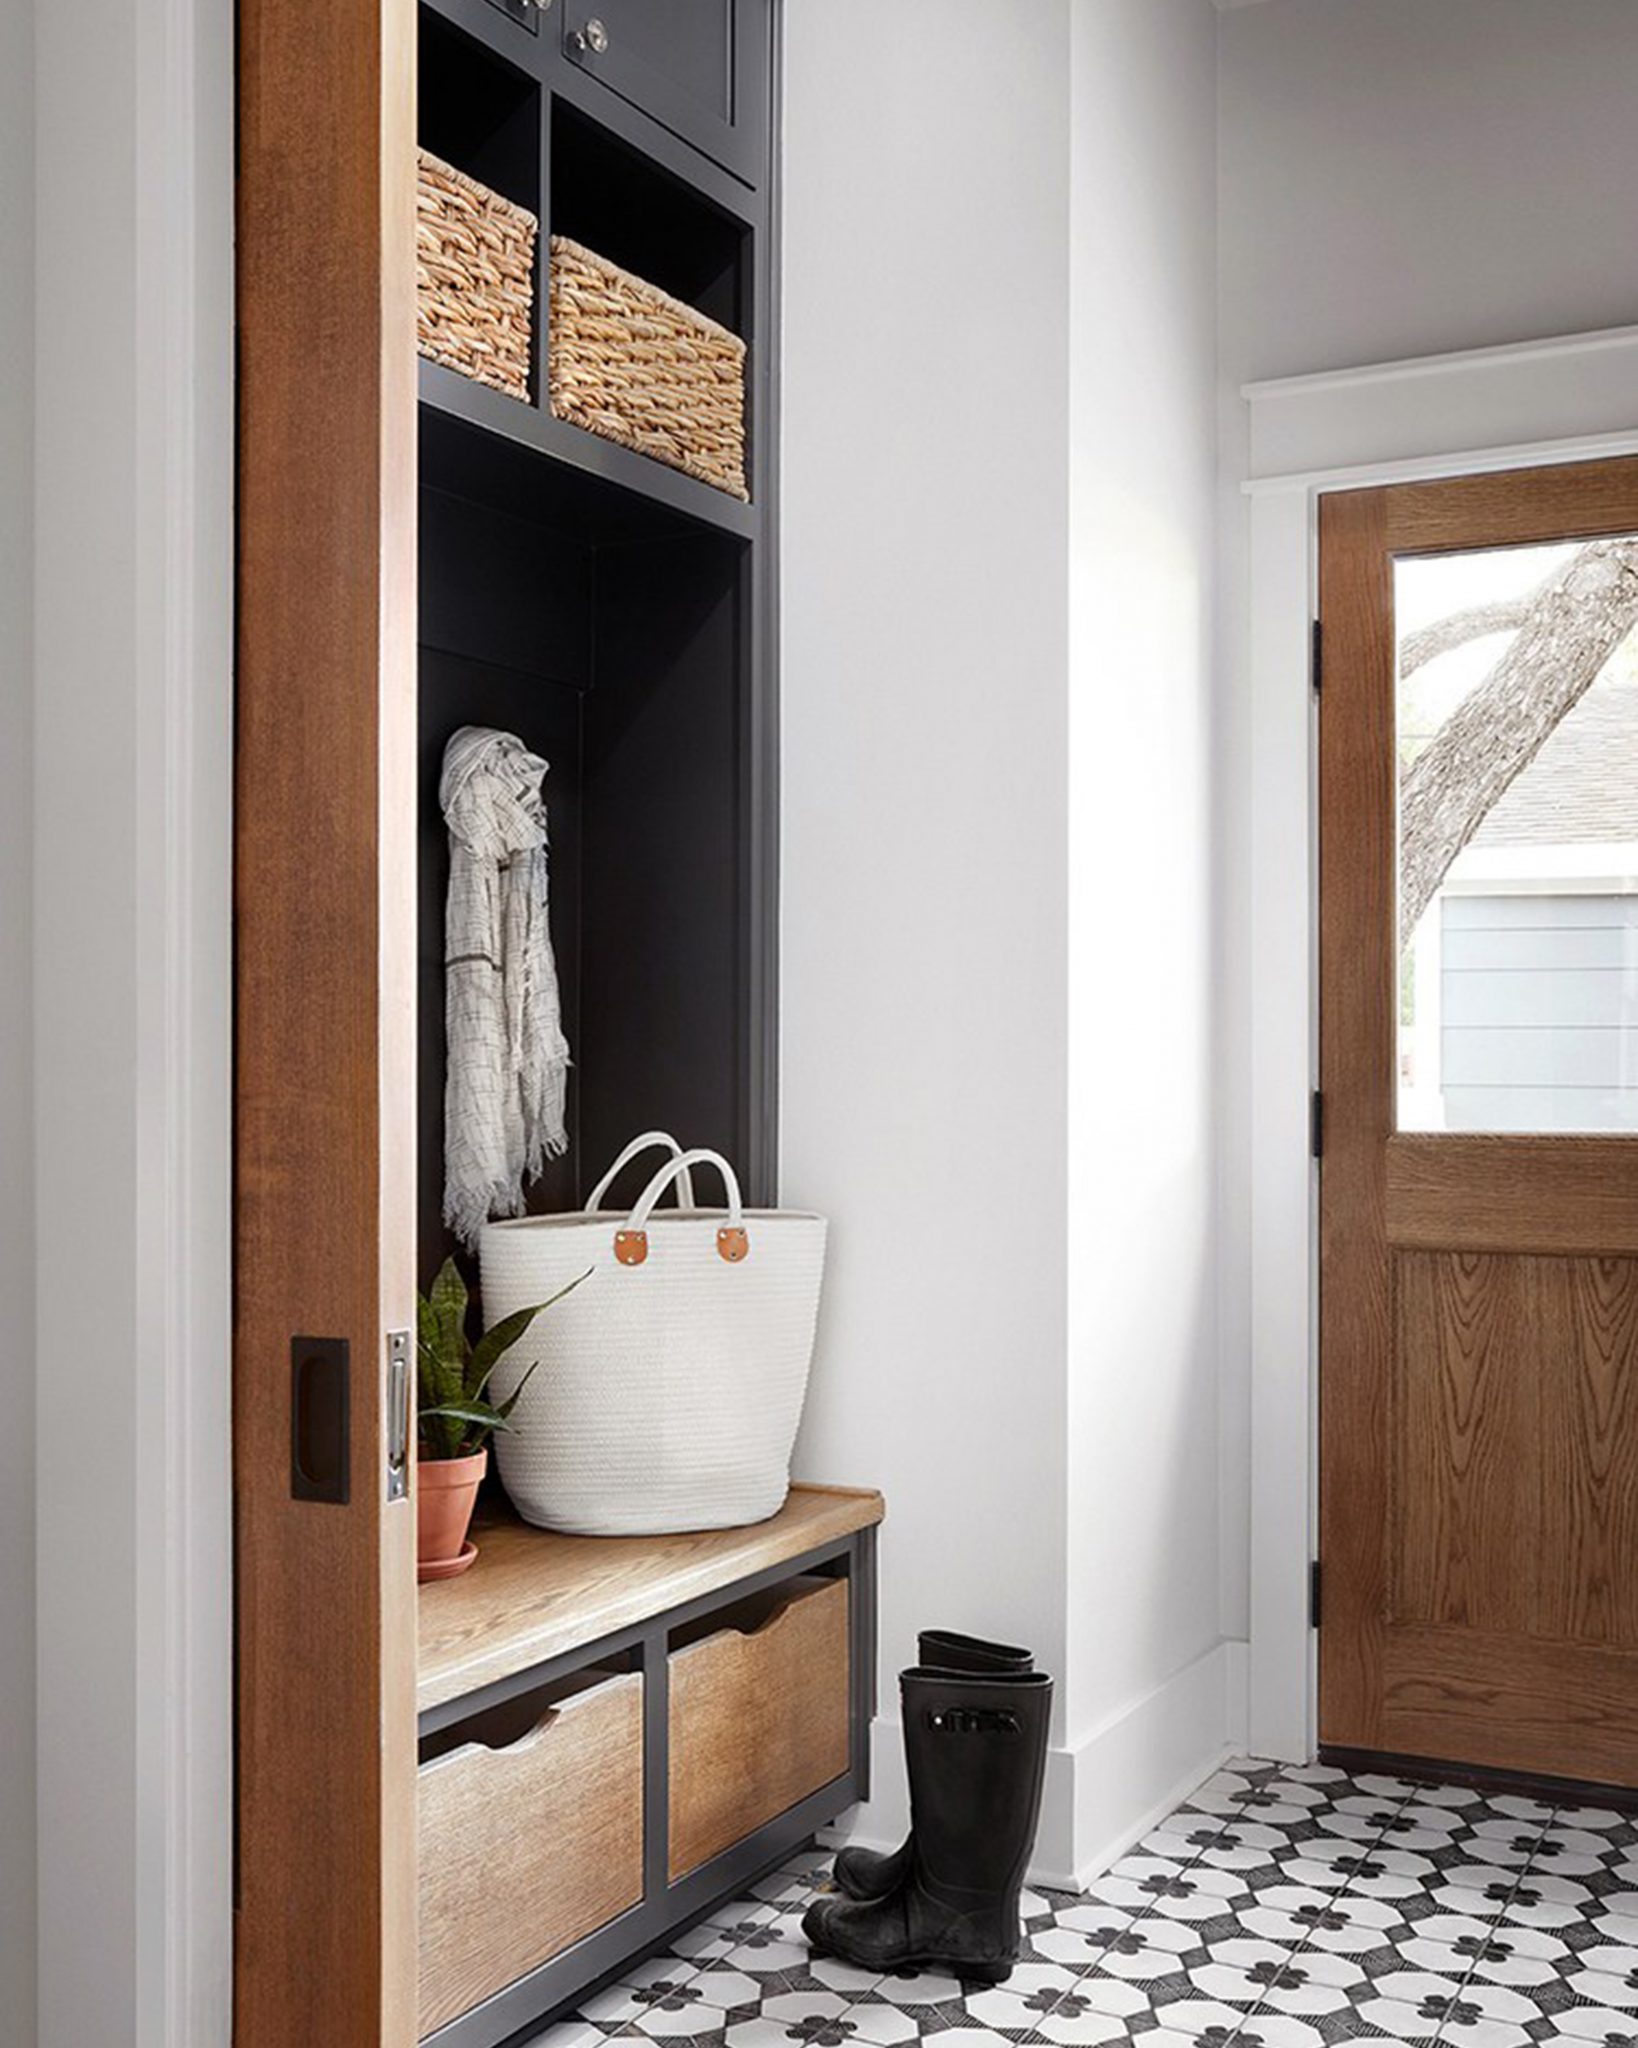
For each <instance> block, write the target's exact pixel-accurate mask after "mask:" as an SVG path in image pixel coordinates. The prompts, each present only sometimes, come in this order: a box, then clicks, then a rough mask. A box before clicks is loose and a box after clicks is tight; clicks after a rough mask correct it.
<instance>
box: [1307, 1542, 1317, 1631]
mask: <svg viewBox="0 0 1638 2048" xmlns="http://www.w3.org/2000/svg"><path fill="white" fill-rule="evenodd" d="M1319 1625H1320V1561H1319V1559H1318V1558H1317V1557H1316V1558H1315V1559H1314V1561H1313V1562H1312V1564H1310V1565H1309V1567H1308V1626H1309V1627H1310V1628H1318V1627H1319Z"/></svg>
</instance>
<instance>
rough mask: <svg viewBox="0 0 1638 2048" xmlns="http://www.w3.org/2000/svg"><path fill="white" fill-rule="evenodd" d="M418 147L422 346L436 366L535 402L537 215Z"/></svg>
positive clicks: (418, 303) (418, 309)
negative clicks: (532, 357) (532, 371)
mask: <svg viewBox="0 0 1638 2048" xmlns="http://www.w3.org/2000/svg"><path fill="white" fill-rule="evenodd" d="M417 154H418V159H419V171H420V179H419V188H418V192H417V198H416V209H415V283H416V293H415V299H416V342H417V346H418V347H419V348H420V351H421V353H422V355H424V356H430V357H431V358H432V360H433V361H434V362H435V363H447V364H448V365H449V367H450V368H451V369H452V370H460V371H461V372H463V373H464V374H465V375H466V376H468V377H475V378H476V379H477V381H478V382H479V383H480V384H489V385H492V386H493V387H494V389H495V390H497V391H504V392H505V393H506V394H507V395H508V397H511V398H522V399H527V398H528V396H529V342H530V331H531V324H532V319H533V314H534V303H535V234H536V231H537V230H536V221H535V217H534V215H533V214H532V213H530V212H529V210H528V209H527V208H526V207H522V206H516V205H514V204H513V202H512V201H511V200H510V199H503V198H502V197H501V195H500V194H499V193H498V192H491V191H490V189H489V187H488V186H487V185H480V184H479V183H478V181H477V179H476V178H469V177H468V176H467V175H466V173H465V172H464V171H458V170H456V169H455V168H454V166H453V165H451V164H446V163H443V162H442V161H441V160H440V159H439V158H437V157H435V156H432V155H431V154H429V152H428V151H426V150H424V149H423V150H420V151H418V152H417Z"/></svg>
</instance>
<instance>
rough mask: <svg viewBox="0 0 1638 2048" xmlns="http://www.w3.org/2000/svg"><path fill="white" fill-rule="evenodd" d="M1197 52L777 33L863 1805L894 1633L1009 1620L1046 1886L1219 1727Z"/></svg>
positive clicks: (965, 17)
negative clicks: (1039, 1678) (867, 1552)
mask: <svg viewBox="0 0 1638 2048" xmlns="http://www.w3.org/2000/svg"><path fill="white" fill-rule="evenodd" d="M1213 50H1214V23H1213V15H1212V10H1211V8H1210V5H1209V0H1067V4H1062V5H1051V6H1048V5H1033V4H1032V5H1030V6H1028V7H1021V6H1010V7H1009V6H1002V7H997V6H995V5H993V4H991V0H895V4H894V5H892V6H890V7H887V8H882V7H867V6H865V5H862V4H858V0H824V4H820V0H796V4H794V5H793V6H792V7H791V9H790V10H789V16H788V22H787V49H786V131H785V152H786V156H785V166H786V169H785V175H786V196H785V384H784V403H785V428H784V475H783V485H784V498H783V524H784V532H783V564H784V567H783V575H784V591H783V612H784V616H783V663H784V666H783V678H782V692H783V718H784V776H785V782H784V819H785V824H784V835H785V837H784V876H783V892H784V954H783V974H784V984H783V996H782V1006H783V1018H784V1071H783V1095H784V1101H783V1143H784V1162H783V1177H784V1188H785V1192H786V1196H787V1198H788V1199H790V1200H793V1201H800V1202H803V1203H814V1204H817V1205H818V1206H821V1207H823V1208H825V1209H827V1210H828V1211H830V1212H831V1214H832V1216H833V1217H834V1219H835V1224H834V1238H833V1254H832V1264H831V1271H830V1276H829V1281H828V1285H827V1298H826V1306H825V1315H824V1324H823V1329H822V1334H821V1342H820V1349H819V1354H818V1357H817V1360H816V1364H815V1372H814V1381H813V1391H812V1395H811V1399H810V1404H809V1412H808V1418H807V1423H806V1427H805V1429H804V1434H803V1440H802V1444H801V1447H800V1464H801V1469H802V1470H803V1471H805V1472H807V1473H809V1474H811V1475H812V1476H815V1477H824V1478H832V1479H846V1480H868V1481H871V1482H873V1483H875V1484H877V1485H880V1486H881V1487H882V1488H883V1490H884V1491H885V1492H886V1494H887V1497H888V1511H889V1519H888V1524H887V1527H886V1530H885V1531H884V1535H883V1547H882V1559H883V1617H882V1620H883V1626H882V1656H883V1666H884V1671H885V1672H886V1673H887V1674H889V1677H888V1683H887V1686H886V1688H885V1690H884V1702H883V1703H884V1708H885V1709H886V1710H887V1718H886V1720H885V1721H884V1724H883V1727H882V1730H881V1741H880V1744H879V1748H878V1761H879V1764H880V1765H881V1773H880V1786H881V1793H880V1796H879V1797H878V1798H877V1800H875V1801H873V1805H872V1810H871V1811H869V1812H867V1813H866V1814H865V1815H864V1816H863V1819H862V1831H863V1832H864V1833H865V1834H867V1835H871V1836H877V1837H879V1836H882V1835H885V1834H887V1833H889V1832H891V1830H892V1828H893V1826H894V1824H895V1821H896V1818H897V1816H896V1813H895V1810H894V1809H895V1801H896V1797H897V1793H898V1786H899V1777H898V1759H897V1743H898V1730H897V1727H896V1723H895V1722H894V1721H893V1719H892V1712H893V1706H894V1701H893V1696H892V1691H891V1673H892V1672H894V1671H895V1670H896V1669H897V1668H898V1667H899V1666H900V1665H901V1664H903V1663H904V1662H905V1661H907V1659H908V1658H909V1657H910V1655H911V1654H912V1650H913V1642H914V1632H915V1630H916V1629H917V1628H918V1627H926V1626H934V1625H940V1624H942V1625H946V1626H955V1627H960V1628H967V1629H975V1630H979V1631H988V1632H993V1633H997V1634H1000V1635H1003V1636H1005V1637H1007V1638H1008V1639H1010V1640H1023V1641H1026V1642H1029V1643H1031V1644H1032V1645H1033V1646H1034V1647H1035V1648H1036V1649H1037V1651H1038V1652H1039V1654H1040V1657H1041V1659H1042V1662H1043V1663H1044V1665H1045V1666H1046V1668H1048V1669H1049V1670H1051V1671H1053V1672H1054V1673H1055V1674H1056V1675H1057V1676H1058V1678H1059V1681H1060V1685H1059V1715H1058V1722H1059V1725H1058V1731H1057V1737H1056V1748H1055V1752H1054V1758H1053V1763H1052V1767H1051V1772H1050V1775H1049V1780H1048V1793H1047V1805H1046V1809H1045V1813H1044V1817H1043V1827H1042V1834H1041V1840H1040V1846H1039V1851H1038V1863H1039V1866H1040V1867H1041V1868H1042V1869H1043V1870H1047V1871H1053V1872H1056V1873H1057V1874H1058V1875H1060V1876H1064V1875H1068V1874H1069V1873H1071V1872H1073V1871H1074V1870H1076V1869H1077V1868H1084V1867H1085V1866H1086V1864H1087V1863H1088V1862H1089V1861H1090V1860H1092V1859H1093V1858H1095V1857H1096V1856H1097V1855H1099V1854H1101V1853H1103V1852H1104V1851H1106V1850H1107V1848H1108V1847H1109V1846H1110V1845H1111V1843H1112V1842H1113V1840H1114V1839H1115V1838H1116V1837H1118V1836H1119V1835H1120V1834H1121V1833H1122V1832H1123V1831H1127V1830H1129V1829H1130V1828H1131V1827H1132V1826H1134V1825H1135V1824H1136V1823H1137V1822H1138V1821H1139V1820H1140V1819H1141V1818H1142V1816H1143V1812H1144V1810H1145V1809H1146V1808H1147V1806H1148V1805H1150V1804H1151V1803H1152V1802H1153V1801H1154V1800H1155V1799H1158V1798H1159V1797H1160V1796H1162V1795H1163V1794H1164V1793H1165V1792H1166V1791H1167V1790H1169V1789H1171V1788H1172V1786H1173V1785H1174V1784H1175V1783H1176V1782H1177V1781H1178V1780H1180V1779H1183V1778H1187V1777H1189V1776H1190V1775H1191V1774H1192V1775H1198V1774H1199V1773H1200V1772H1201V1771H1203V1770H1204V1769H1205V1768H1206V1767H1207V1766H1208V1765H1209V1764H1210V1763H1211V1762H1212V1761H1213V1760H1214V1758H1215V1755H1216V1753H1217V1750H1218V1748H1219V1746H1220V1744H1221V1742H1222V1740H1223V1733H1224V1725H1225V1716H1226V1697H1225V1684H1224V1679H1223V1670H1222V1660H1221V1658H1220V1657H1219V1656H1218V1653H1217V1647H1216V1646H1217V1643H1218V1637H1219V1627H1218V1586H1217V1576H1218V1527H1217V1499H1218V1486H1217V1417H1216V1408H1215V1390H1214V1344H1215V1324H1214V1277H1213V1270H1212V1259H1213V1245H1212V1232H1213V1208H1214V1185H1213V1176H1214V1171H1215V1162H1214V1158H1213V1151H1212V1143H1211V1113H1212V1096H1213V1088H1214V1075H1213V1070H1212V1065H1211V1058H1210V1027H1211V1008H1210V1001H1209V990H1210V969H1211V959H1210V929H1209V914H1208V913H1209V906H1210V859H1209V851H1210V839H1209V834H1210V826H1211V808H1210V806H1211V798H1210V787H1209V779H1208V762H1209V755H1210V742H1211V709H1210V689H1209V660H1208V656H1209V645H1208V625H1209V618H1210V606H1211V575H1212V563H1211V549H1210V520H1211V512H1212V485H1213V442H1212V432H1213V410H1212V408H1213V383H1212V371H1213V324H1214V304H1213V288H1214V275H1215V273H1214V267H1213V263H1214V259H1213V242H1214V228H1215V215H1214V196H1213V185H1212V176H1213V161H1214V135H1213V126H1214V73H1213ZM1072 1326H1073V1334H1072ZM1172 1681H1177V1683H1176V1684H1175V1685H1172V1684H1171V1683H1170V1682H1172Z"/></svg>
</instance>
